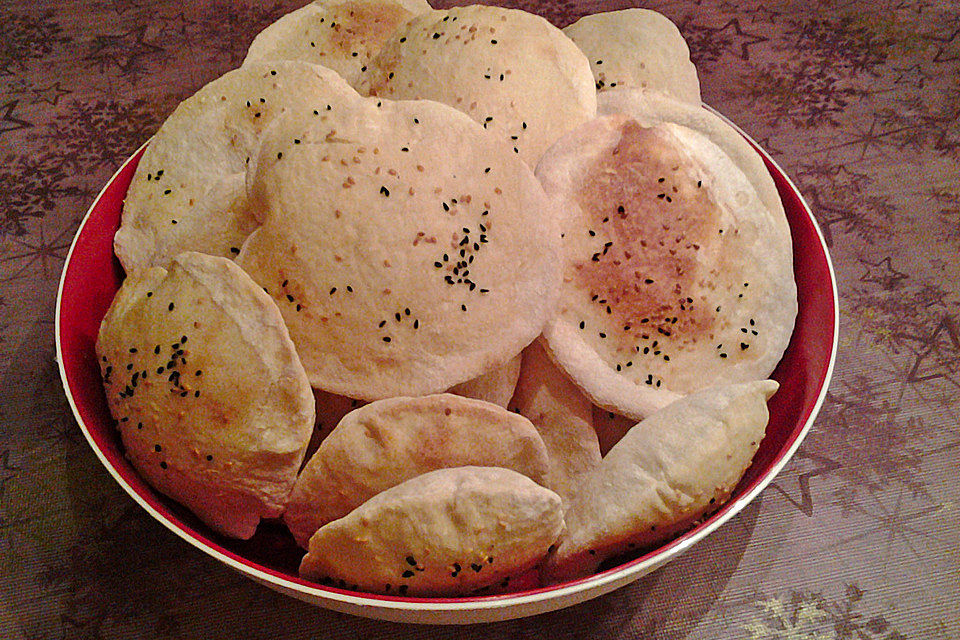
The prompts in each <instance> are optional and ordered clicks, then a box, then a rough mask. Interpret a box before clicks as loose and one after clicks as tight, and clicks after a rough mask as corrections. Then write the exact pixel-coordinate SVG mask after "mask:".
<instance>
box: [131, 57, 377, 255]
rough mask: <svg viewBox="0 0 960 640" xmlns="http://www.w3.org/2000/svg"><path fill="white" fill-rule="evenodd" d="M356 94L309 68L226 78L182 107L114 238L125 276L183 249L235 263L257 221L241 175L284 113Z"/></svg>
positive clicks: (139, 174) (156, 146) (149, 155)
mask: <svg viewBox="0 0 960 640" xmlns="http://www.w3.org/2000/svg"><path fill="white" fill-rule="evenodd" d="M359 99H360V96H359V95H358V94H357V93H356V92H355V91H354V90H353V89H352V88H350V86H349V85H347V83H346V82H344V81H343V79H342V78H340V77H339V76H338V75H337V74H336V73H334V72H333V71H330V70H329V69H325V68H323V67H320V66H318V65H311V64H307V63H303V62H283V61H279V62H270V63H256V64H251V65H249V66H246V67H244V68H242V69H236V70H234V71H230V72H228V73H226V74H225V75H223V76H221V77H220V78H217V79H216V80H214V81H212V82H210V83H209V84H207V85H206V86H205V87H203V88H202V89H200V91H198V92H197V93H195V94H194V95H193V96H191V97H190V98H187V99H186V100H184V101H183V102H182V103H180V105H179V106H178V107H177V109H176V110H175V111H174V112H173V113H172V114H171V115H170V117H169V118H167V120H166V121H165V122H164V123H163V125H162V126H161V127H160V130H159V131H158V132H157V134H156V136H154V138H153V139H152V140H151V141H150V144H149V145H148V146H147V149H146V151H144V154H143V158H141V160H140V164H139V165H138V166H137V171H136V173H135V174H134V177H133V181H132V182H131V183H130V189H129V191H128V192H127V196H126V198H125V199H124V205H123V218H122V223H121V225H120V229H119V230H118V231H117V234H116V236H115V238H114V248H115V250H116V254H117V257H119V258H120V262H121V263H122V264H123V267H124V269H126V270H127V272H128V273H130V272H131V271H135V270H137V269H141V268H143V267H146V266H149V265H152V264H156V265H159V266H164V265H165V264H166V263H167V262H168V261H169V260H170V259H171V258H172V257H173V256H175V255H176V254H178V253H180V252H181V251H199V252H202V253H207V254H210V255H216V256H223V257H227V258H235V257H236V255H237V254H238V253H239V252H240V247H241V245H242V244H243V241H244V239H245V238H246V237H247V236H248V235H249V234H250V232H252V231H253V230H254V229H255V228H256V226H257V222H256V220H255V218H254V215H253V212H252V211H250V208H249V206H248V203H247V198H246V193H245V190H244V176H245V172H246V170H247V168H248V165H249V163H250V162H252V161H254V160H255V158H256V155H257V151H258V149H259V147H260V140H261V137H262V135H263V132H264V131H266V130H267V129H268V128H269V127H270V126H271V124H272V123H273V122H274V121H275V120H276V118H277V116H279V115H280V114H281V113H289V112H295V111H299V110H308V109H309V110H313V109H325V108H326V106H327V105H330V104H333V105H336V106H337V108H341V105H345V104H349V103H350V102H351V101H352V100H359Z"/></svg>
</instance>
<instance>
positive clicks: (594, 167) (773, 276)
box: [537, 115, 797, 419]
mask: <svg viewBox="0 0 960 640" xmlns="http://www.w3.org/2000/svg"><path fill="white" fill-rule="evenodd" d="M537 175H538V177H540V179H541V182H542V183H543V185H544V188H545V189H546V191H547V193H548V194H550V195H551V197H554V198H556V199H557V201H558V202H559V203H560V206H561V207H563V208H564V209H565V210H566V211H567V213H568V215H567V217H566V218H565V229H564V234H565V235H564V240H563V243H564V246H563V253H562V259H563V267H564V270H565V273H564V284H563V287H562V290H561V295H560V311H559V313H558V315H557V316H556V317H555V318H554V319H553V320H552V321H551V322H550V323H548V325H547V326H546V328H545V329H544V336H545V337H546V339H547V342H548V345H549V349H550V351H551V353H552V355H553V357H554V360H555V361H556V362H557V363H558V364H559V366H560V367H561V368H562V369H563V370H564V371H565V372H566V373H567V375H569V376H570V377H571V379H573V380H574V382H576V383H577V385H578V386H579V387H581V388H582V389H583V390H584V391H585V392H586V393H587V395H589V396H590V398H591V399H592V400H593V401H594V403H595V404H597V405H598V406H600V407H603V408H605V409H607V410H609V411H613V412H615V413H619V414H622V415H626V416H628V417H631V418H635V419H641V418H643V417H644V416H646V415H648V414H650V413H652V412H653V411H655V410H657V409H659V408H662V407H664V406H666V405H667V404H669V403H670V402H672V401H674V400H676V399H678V398H679V397H680V396H682V395H684V394H687V393H691V392H693V391H696V390H698V389H702V388H704V387H707V386H710V385H713V384H716V383H718V382H728V383H729V382H744V381H749V380H756V379H763V378H765V377H767V376H769V375H770V373H771V372H772V371H773V369H774V367H775V366H776V364H777V362H778V361H779V360H780V357H781V355H782V354H783V351H784V350H785V349H786V346H787V343H788V342H789V339H790V335H791V333H792V331H793V322H794V318H795V316H796V309H797V300H796V285H795V283H794V279H793V264H792V263H793V260H792V252H791V239H790V235H789V229H788V228H786V226H785V225H781V224H780V219H779V216H780V214H779V212H773V211H770V210H769V209H767V208H766V207H764V206H763V203H762V202H761V201H760V200H759V197H758V195H757V192H756V190H755V189H754V188H753V186H752V185H751V183H750V182H749V180H748V179H747V178H746V176H745V175H744V174H743V172H742V171H741V170H740V169H739V168H738V167H737V166H736V165H735V164H734V163H733V162H732V161H731V160H730V158H729V157H728V156H727V155H725V154H724V153H723V151H722V150H721V149H720V148H719V147H717V146H716V145H714V144H713V143H711V142H710V141H709V140H708V139H707V138H705V137H703V136H701V135H700V134H698V133H697V132H695V131H693V130H692V129H688V128H686V127H682V126H679V125H675V124H672V123H663V124H659V125H657V126H655V127H651V128H645V127H642V126H641V125H640V124H639V123H637V122H636V121H635V120H633V119H632V118H630V117H629V116H624V115H614V116H606V117H603V118H598V119H597V120H595V121H593V122H591V123H589V124H587V125H585V126H583V127H581V128H579V129H578V130H577V131H575V132H573V133H572V134H571V135H569V136H567V137H565V138H564V139H562V140H561V141H559V142H558V143H557V144H556V145H554V147H553V148H551V150H550V152H549V153H548V154H547V156H545V157H544V159H543V161H542V162H541V163H540V166H539V167H538V169H537Z"/></svg>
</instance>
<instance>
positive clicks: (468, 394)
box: [307, 354, 520, 460]
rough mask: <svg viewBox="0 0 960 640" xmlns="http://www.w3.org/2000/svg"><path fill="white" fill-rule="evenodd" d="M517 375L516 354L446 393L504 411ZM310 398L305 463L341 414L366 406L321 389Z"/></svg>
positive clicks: (361, 402) (518, 363) (518, 373)
mask: <svg viewBox="0 0 960 640" xmlns="http://www.w3.org/2000/svg"><path fill="white" fill-rule="evenodd" d="M519 375H520V355H519V354H518V355H517V356H515V357H513V358H511V359H510V360H509V361H507V363H506V364H504V365H502V366H500V367H497V368H496V369H493V370H492V371H490V372H488V373H485V374H483V375H481V376H479V377H477V378H474V379H473V380H467V381H466V382H462V383H460V384H458V385H455V386H453V387H451V388H450V390H449V391H448V393H452V394H455V395H458V396H463V397H465V398H474V399H476V400H483V401H484V402H491V403H493V404H495V405H498V406H501V407H503V408H506V407H507V403H509V402H510V398H512V397H513V390H514V388H516V386H517V378H518V377H519ZM313 397H314V399H315V400H316V411H317V419H316V422H315V423H314V427H313V435H312V436H311V438H310V446H309V447H307V459H308V460H309V459H310V458H311V457H312V456H313V454H314V452H315V451H316V450H317V449H318V448H319V447H320V443H321V442H323V439H324V438H326V437H327V436H328V435H330V432H331V431H333V429H334V427H336V426H337V424H339V423H340V420H342V419H343V417H344V416H345V415H347V414H348V413H350V412H351V411H353V410H354V409H358V408H360V407H362V406H363V405H364V404H366V403H365V402H364V401H362V400H355V399H353V398H348V397H346V396H338V395H337V394H335V393H328V392H326V391H323V390H321V389H314V390H313Z"/></svg>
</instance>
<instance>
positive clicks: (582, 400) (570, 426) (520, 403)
mask: <svg viewBox="0 0 960 640" xmlns="http://www.w3.org/2000/svg"><path fill="white" fill-rule="evenodd" d="M513 404H514V405H515V406H516V409H517V411H518V412H519V413H520V415H522V416H524V417H526V418H527V419H529V420H530V422H532V423H533V425H534V426H535V427H536V428H537V431H539V432H540V437H542V438H543V444H544V445H545V446H546V448H547V460H548V461H549V465H550V470H549V472H548V473H547V477H546V481H545V483H544V486H546V487H547V488H548V489H551V490H553V491H555V492H557V494H558V495H559V496H560V497H561V498H562V499H563V504H564V507H566V506H567V505H569V504H570V500H571V498H573V496H575V495H576V494H577V493H579V491H580V485H579V478H580V477H581V476H582V475H583V474H584V473H587V472H588V471H592V470H593V469H595V468H596V467H597V466H598V465H599V464H600V446H599V444H598V442H597V434H596V433H595V432H594V430H593V425H592V423H591V408H592V405H591V404H590V401H589V400H588V399H587V398H586V396H584V395H583V394H582V393H580V390H579V389H577V387H576V385H575V384H573V383H572V382H570V380H568V379H567V377H566V376H565V375H564V374H563V372H562V371H560V370H559V369H557V367H556V366H555V365H554V364H553V363H552V362H551V361H550V358H549V357H548V356H547V352H546V351H545V350H544V348H543V346H542V345H541V344H540V341H539V340H537V341H535V342H534V343H533V344H531V345H530V346H529V347H527V348H526V349H524V350H523V366H522V368H521V370H520V381H519V383H518V384H517V393H516V396H515V397H514V399H513Z"/></svg>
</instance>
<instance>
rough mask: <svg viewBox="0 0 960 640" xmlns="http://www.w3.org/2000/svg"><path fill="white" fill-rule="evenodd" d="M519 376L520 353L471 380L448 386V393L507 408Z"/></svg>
mask: <svg viewBox="0 0 960 640" xmlns="http://www.w3.org/2000/svg"><path fill="white" fill-rule="evenodd" d="M519 377H520V354H519V353H518V354H517V355H515V356H514V357H512V358H510V359H509V360H508V361H507V362H506V363H505V364H503V365H501V366H499V367H497V368H495V369H493V370H491V371H488V372H487V373H484V374H481V375H480V376H477V377H476V378H474V379H473V380H467V381H466V382H461V383H460V384H458V385H454V386H453V387H450V391H449V392H450V393H453V394H456V395H458V396H463V397H465V398H475V399H476V400H483V401H485V402H492V403H493V404H495V405H498V406H501V407H503V408H504V409H506V408H507V404H508V403H509V402H510V398H512V397H513V391H514V389H516V388H517V379H518V378H519Z"/></svg>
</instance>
